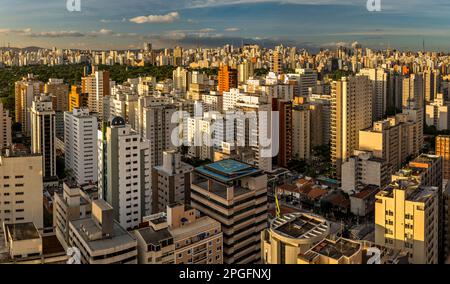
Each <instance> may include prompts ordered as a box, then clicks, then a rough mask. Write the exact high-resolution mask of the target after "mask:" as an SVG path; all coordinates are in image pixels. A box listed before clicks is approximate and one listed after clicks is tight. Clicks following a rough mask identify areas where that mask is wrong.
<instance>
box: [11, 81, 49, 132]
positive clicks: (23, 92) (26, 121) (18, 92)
mask: <svg viewBox="0 0 450 284" xmlns="http://www.w3.org/2000/svg"><path fill="white" fill-rule="evenodd" d="M43 92H44V83H43V82H41V81H39V80H38V79H37V78H36V77H34V75H33V74H28V76H27V77H24V78H22V80H20V81H18V82H16V83H15V108H16V111H15V113H16V115H15V121H16V122H17V123H20V124H21V125H22V133H23V134H24V135H26V136H30V135H31V114H30V112H29V110H30V108H31V106H32V104H33V100H34V97H35V96H39V95H40V94H41V93H43Z"/></svg>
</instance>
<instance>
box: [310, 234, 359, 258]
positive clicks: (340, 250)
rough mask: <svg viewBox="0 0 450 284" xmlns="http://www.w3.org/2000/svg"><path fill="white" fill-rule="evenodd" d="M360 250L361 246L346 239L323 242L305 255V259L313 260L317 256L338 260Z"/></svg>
mask: <svg viewBox="0 0 450 284" xmlns="http://www.w3.org/2000/svg"><path fill="white" fill-rule="evenodd" d="M360 249H361V244H359V243H357V242H353V241H350V240H346V239H343V238H341V239H339V240H337V241H336V242H334V241H331V240H323V241H322V242H320V243H318V244H317V245H315V246H314V247H313V248H311V249H310V250H309V251H308V252H306V253H305V255H304V256H305V258H307V259H313V258H314V257H315V256H316V255H317V254H319V255H324V256H327V257H330V258H332V259H335V260H339V259H340V258H342V257H347V258H348V257H351V256H353V255H355V254H356V253H357V252H358V251H359V250H360Z"/></svg>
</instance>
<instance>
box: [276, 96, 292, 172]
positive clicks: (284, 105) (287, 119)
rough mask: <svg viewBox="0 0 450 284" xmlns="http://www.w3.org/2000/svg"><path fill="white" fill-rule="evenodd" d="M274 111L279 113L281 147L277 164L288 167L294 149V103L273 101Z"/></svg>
mask: <svg viewBox="0 0 450 284" xmlns="http://www.w3.org/2000/svg"><path fill="white" fill-rule="evenodd" d="M272 109H273V111H278V112H279V122H280V124H279V135H278V136H279V146H280V149H279V151H278V159H277V160H278V161H277V164H278V166H280V167H287V166H288V163H289V162H290V161H291V160H292V158H293V154H292V152H293V151H292V148H293V118H292V102H290V101H286V100H280V99H273V100H272Z"/></svg>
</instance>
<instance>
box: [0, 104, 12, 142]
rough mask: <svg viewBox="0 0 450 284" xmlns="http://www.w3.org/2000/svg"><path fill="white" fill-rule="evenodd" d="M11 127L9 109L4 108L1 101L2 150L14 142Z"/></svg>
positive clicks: (0, 135) (0, 139)
mask: <svg viewBox="0 0 450 284" xmlns="http://www.w3.org/2000/svg"><path fill="white" fill-rule="evenodd" d="M11 127H12V119H11V117H10V116H9V111H8V110H6V109H4V108H3V104H2V103H1V102H0V151H1V150H2V149H3V148H6V147H8V146H10V145H11V143H12V137H11Z"/></svg>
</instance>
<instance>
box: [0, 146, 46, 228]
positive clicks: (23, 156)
mask: <svg viewBox="0 0 450 284" xmlns="http://www.w3.org/2000/svg"><path fill="white" fill-rule="evenodd" d="M42 167H43V163H42V156H41V155H34V154H30V153H29V152H28V151H25V150H24V149H21V148H20V147H19V146H16V145H14V146H11V148H10V149H7V150H6V151H5V153H4V154H2V155H0V189H1V194H0V224H3V223H5V224H14V223H27V222H32V223H34V224H35V225H36V227H37V228H38V229H42V228H43V226H44V212H43V202H44V201H43V190H44V186H43V182H42V178H43V176H42V175H43V170H42Z"/></svg>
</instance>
